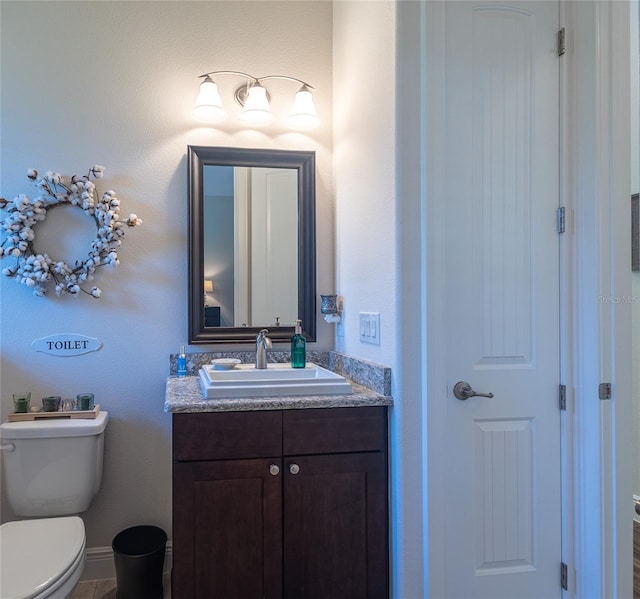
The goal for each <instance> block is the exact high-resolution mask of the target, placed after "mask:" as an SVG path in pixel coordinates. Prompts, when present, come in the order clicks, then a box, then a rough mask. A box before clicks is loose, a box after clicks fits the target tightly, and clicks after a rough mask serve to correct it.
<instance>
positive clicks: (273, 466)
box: [269, 464, 280, 476]
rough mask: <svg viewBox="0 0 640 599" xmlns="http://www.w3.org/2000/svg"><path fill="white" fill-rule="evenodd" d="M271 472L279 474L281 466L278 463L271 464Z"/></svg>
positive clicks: (272, 474)
mask: <svg viewBox="0 0 640 599" xmlns="http://www.w3.org/2000/svg"><path fill="white" fill-rule="evenodd" d="M269 474H271V476H278V474H280V467H279V466H278V465H277V464H271V466H269Z"/></svg>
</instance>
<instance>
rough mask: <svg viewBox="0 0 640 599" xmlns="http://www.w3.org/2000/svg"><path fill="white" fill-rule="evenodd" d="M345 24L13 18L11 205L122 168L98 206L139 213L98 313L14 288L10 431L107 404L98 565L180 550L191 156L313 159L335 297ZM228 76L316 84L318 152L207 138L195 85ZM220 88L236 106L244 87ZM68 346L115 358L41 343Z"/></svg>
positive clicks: (272, 10) (182, 14)
mask: <svg viewBox="0 0 640 599" xmlns="http://www.w3.org/2000/svg"><path fill="white" fill-rule="evenodd" d="M331 10H332V9H331V3H328V2H322V1H319V2H314V1H310V2H288V1H280V2H188V1H173V2H144V1H142V2H90V1H79V2H21V1H17V2H12V1H3V2H2V3H1V4H0V11H1V12H0V17H1V31H0V33H1V44H2V45H1V48H0V49H1V52H2V73H1V87H2V106H1V114H0V117H1V130H0V133H1V142H2V143H1V149H2V157H1V160H0V166H1V173H0V181H1V188H0V195H2V196H3V197H7V198H12V197H13V196H15V195H16V194H18V193H21V192H24V193H27V194H32V193H33V189H32V188H31V187H30V185H29V182H28V181H27V180H26V177H25V176H24V174H25V170H26V169H27V168H28V167H35V168H37V169H40V170H41V171H46V170H49V169H52V170H57V171H60V172H62V173H65V174H69V175H70V174H73V173H76V172H79V173H82V172H84V171H86V169H88V168H89V167H90V166H92V165H93V164H95V163H98V164H102V165H104V166H105V167H106V169H107V170H106V173H105V179H104V182H101V183H100V185H101V186H100V187H99V189H102V190H104V189H107V188H113V189H114V190H116V191H117V192H118V194H119V197H120V200H121V202H122V205H123V212H124V213H125V214H128V213H129V212H136V213H137V214H138V215H139V216H140V217H141V218H143V220H144V225H143V226H142V227H141V228H137V229H135V230H132V231H130V232H128V233H127V237H126V239H125V242H124V244H123V246H122V250H121V253H120V258H121V264H120V266H119V267H118V269H117V270H116V271H114V272H111V271H110V272H100V273H99V275H98V281H97V282H98V284H99V286H101V287H102V289H103V295H102V297H101V298H100V299H99V300H95V299H92V298H89V297H88V296H82V297H78V298H71V297H63V298H58V297H56V296H55V295H54V294H52V295H50V296H48V297H46V298H37V297H34V296H33V295H31V293H30V291H29V290H28V289H27V288H26V287H25V286H23V285H18V284H17V283H15V282H14V281H13V280H7V279H4V278H3V280H2V281H1V283H0V284H1V300H0V301H1V305H0V319H1V320H0V330H1V335H2V336H1V340H0V352H1V356H2V359H1V360H2V361H1V370H0V385H1V387H0V395H1V416H2V417H3V418H4V417H6V414H7V413H8V412H9V411H11V409H12V406H11V393H12V392H14V391H19V390H31V391H32V393H33V397H34V398H36V399H38V398H40V397H43V396H45V395H49V394H52V393H57V394H60V395H62V396H64V397H70V396H74V395H75V394H76V393H78V392H84V391H93V392H94V393H95V395H96V398H97V401H98V402H99V403H100V404H101V405H102V407H103V409H106V410H108V411H109V413H110V417H111V421H110V423H109V426H108V429H107V436H106V449H105V451H106V456H105V470H104V479H103V485H102V490H101V492H100V494H99V496H98V497H97V499H96V501H95V502H94V504H93V506H92V507H91V508H90V510H89V512H88V513H87V514H85V516H84V517H85V523H86V527H87V546H88V547H89V548H91V547H105V546H110V543H111V540H112V538H113V536H114V535H115V534H116V533H117V532H118V531H119V530H121V529H122V528H125V527H127V526H130V525H134V524H140V523H151V524H156V525H159V526H162V527H163V528H165V529H166V530H167V531H168V532H169V535H170V536H171V437H170V430H171V421H170V417H169V415H167V414H165V413H164V412H163V401H164V388H165V378H166V376H167V374H168V364H169V353H171V352H175V351H177V349H178V347H179V346H180V344H184V343H185V341H186V335H187V274H186V267H187V169H186V166H187V165H186V147H187V144H195V145H214V146H243V147H269V148H270V147H278V148H286V149H300V150H315V151H316V152H317V231H318V257H319V260H318V278H317V282H318V290H319V291H323V290H325V289H329V288H331V287H332V285H333V277H334V272H333V261H334V248H333V237H332V230H333V220H332V219H333V206H332V198H331V192H332V163H331V147H332V129H331V122H332V114H331V102H332V63H331V42H332V37H331V31H332V24H331V19H332V12H331ZM213 69H234V70H241V71H249V72H250V73H252V74H254V75H256V76H260V75H266V74H281V73H285V74H291V75H293V76H296V77H299V78H301V79H305V80H308V81H309V82H310V83H311V84H313V85H314V86H315V87H316V88H317V93H316V95H315V101H316V105H317V108H318V112H319V115H320V117H321V119H322V125H321V127H320V128H319V129H317V130H315V131H314V132H312V133H311V134H309V135H305V134H300V133H289V132H285V129H284V128H280V127H278V126H276V125H273V126H270V127H269V128H267V129H266V130H264V131H262V132H252V131H243V130H241V129H240V128H239V127H238V125H237V124H235V123H234V122H227V123H225V124H223V125H222V126H221V127H220V128H219V129H213V128H207V127H201V126H198V125H196V124H195V123H194V122H193V121H192V120H191V118H190V115H189V112H190V110H191V107H192V105H193V102H194V100H195V97H196V95H197V92H198V81H197V79H196V77H197V75H199V74H201V73H203V72H206V71H209V70H213ZM219 83H220V88H221V93H222V94H223V97H227V98H228V97H229V96H228V94H229V92H230V91H231V90H232V89H234V88H235V86H237V85H239V84H240V83H241V82H240V81H237V80H234V79H230V80H229V79H226V80H224V81H223V80H222V79H220V80H219ZM290 86H293V87H290ZM270 89H271V90H272V92H273V95H274V102H273V105H274V112H276V111H277V112H279V113H280V116H282V114H281V113H283V112H284V111H286V110H287V108H288V107H287V106H285V104H287V103H288V99H287V101H286V102H282V103H281V104H280V103H278V102H277V100H276V99H277V98H279V97H280V95H279V94H278V90H280V91H281V92H283V93H286V94H287V95H289V94H290V95H291V97H292V96H293V93H294V92H295V91H296V88H295V86H294V85H293V84H291V83H289V84H287V83H285V82H274V85H273V86H270ZM102 185H104V187H102ZM69 234H71V232H69ZM5 262H6V260H2V262H0V266H2V267H4V266H6V265H7V264H5ZM385 301H386V300H385ZM383 307H386V305H384V306H383ZM322 325H323V326H320V327H319V337H318V343H317V344H316V346H315V348H317V349H330V348H331V346H332V333H333V331H332V328H330V327H329V325H324V323H322ZM66 332H74V333H82V334H85V335H89V336H92V337H97V338H99V339H101V340H102V342H103V343H104V346H103V348H102V349H101V350H100V351H98V352H95V353H92V354H87V355H83V356H79V357H75V358H61V357H55V356H50V355H45V354H41V353H36V352H34V351H33V350H32V349H31V342H32V341H33V340H34V339H36V338H38V337H42V336H46V335H50V334H54V333H66ZM232 348H233V347H231V348H228V347H225V349H232ZM191 349H192V350H197V349H198V348H191ZM203 349H204V348H203ZM208 349H213V348H212V347H209V348H208ZM2 508H3V513H2V518H3V520H6V519H10V518H12V517H13V514H11V512H10V510H9V509H8V507H7V505H6V501H2Z"/></svg>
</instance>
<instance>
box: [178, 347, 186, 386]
mask: <svg viewBox="0 0 640 599" xmlns="http://www.w3.org/2000/svg"><path fill="white" fill-rule="evenodd" d="M178 376H179V377H180V378H182V377H184V376H187V356H186V354H185V353H184V345H181V346H180V353H179V354H178Z"/></svg>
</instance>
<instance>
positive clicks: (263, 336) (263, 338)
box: [256, 329, 271, 349]
mask: <svg viewBox="0 0 640 599" xmlns="http://www.w3.org/2000/svg"><path fill="white" fill-rule="evenodd" d="M268 332H269V329H262V330H261V331H260V332H259V333H258V336H257V337H256V345H260V344H261V343H262V344H264V347H266V348H267V349H271V339H269V337H267V333H268Z"/></svg>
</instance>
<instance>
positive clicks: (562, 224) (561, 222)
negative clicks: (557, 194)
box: [556, 206, 566, 233]
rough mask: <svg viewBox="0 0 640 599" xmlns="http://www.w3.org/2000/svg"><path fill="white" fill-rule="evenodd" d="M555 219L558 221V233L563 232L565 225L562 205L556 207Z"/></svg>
mask: <svg viewBox="0 0 640 599" xmlns="http://www.w3.org/2000/svg"><path fill="white" fill-rule="evenodd" d="M556 220H557V223H558V233H564V229H565V225H566V220H565V211H564V206H562V207H560V208H558V211H557V213H556Z"/></svg>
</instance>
